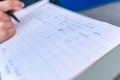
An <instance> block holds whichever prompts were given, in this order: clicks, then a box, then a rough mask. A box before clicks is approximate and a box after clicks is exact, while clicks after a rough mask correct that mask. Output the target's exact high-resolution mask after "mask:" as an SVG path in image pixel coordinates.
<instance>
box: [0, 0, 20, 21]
mask: <svg viewBox="0 0 120 80" xmlns="http://www.w3.org/2000/svg"><path fill="white" fill-rule="evenodd" d="M0 1H4V0H0ZM5 13H7V14H8V15H9V16H11V17H12V18H13V19H15V20H16V21H17V22H19V23H20V20H19V19H18V18H17V17H16V16H15V15H14V14H13V12H12V11H10V10H9V11H7V12H5Z"/></svg>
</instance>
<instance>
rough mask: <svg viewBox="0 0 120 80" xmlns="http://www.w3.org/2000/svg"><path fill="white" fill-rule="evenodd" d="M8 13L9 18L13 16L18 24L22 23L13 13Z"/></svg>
mask: <svg viewBox="0 0 120 80" xmlns="http://www.w3.org/2000/svg"><path fill="white" fill-rule="evenodd" d="M6 13H7V14H8V15H9V16H11V17H12V18H13V19H15V20H16V21H17V22H19V23H20V20H19V19H18V18H17V17H16V16H15V15H14V14H13V12H12V11H7V12H6Z"/></svg>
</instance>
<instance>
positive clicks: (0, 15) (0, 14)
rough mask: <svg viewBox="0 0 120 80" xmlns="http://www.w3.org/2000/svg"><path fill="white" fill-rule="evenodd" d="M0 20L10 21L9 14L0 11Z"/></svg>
mask: <svg viewBox="0 0 120 80" xmlns="http://www.w3.org/2000/svg"><path fill="white" fill-rule="evenodd" d="M0 21H11V18H10V16H8V15H7V14H5V13H4V12H2V11H0Z"/></svg>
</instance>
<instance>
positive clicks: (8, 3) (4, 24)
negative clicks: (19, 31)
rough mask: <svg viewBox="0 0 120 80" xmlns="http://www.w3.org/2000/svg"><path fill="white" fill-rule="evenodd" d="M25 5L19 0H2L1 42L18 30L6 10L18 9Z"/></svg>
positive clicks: (0, 9) (0, 14)
mask: <svg viewBox="0 0 120 80" xmlns="http://www.w3.org/2000/svg"><path fill="white" fill-rule="evenodd" d="M23 7H24V4H23V3H22V2H20V1H18V0H4V1H0V43H2V42H4V41H6V40H8V39H9V38H11V37H12V36H13V35H14V34H15V32H16V30H15V28H14V25H13V23H12V21H11V18H10V17H9V16H8V15H7V14H6V13H5V12H6V11H9V10H11V11H13V12H14V11H18V10H20V9H22V8H23Z"/></svg>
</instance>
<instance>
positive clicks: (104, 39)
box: [0, 3, 120, 80]
mask: <svg viewBox="0 0 120 80" xmlns="http://www.w3.org/2000/svg"><path fill="white" fill-rule="evenodd" d="M31 7H32V8H34V6H31ZM23 12H24V13H25V12H29V11H28V10H27V9H26V10H24V11H21V12H20V13H18V14H22V13H23ZM20 19H21V21H22V22H21V24H17V23H15V25H16V26H17V34H16V35H15V36H14V37H13V38H12V39H10V40H8V41H7V42H5V43H3V44H1V45H0V72H1V75H2V78H7V77H9V80H13V76H15V77H16V78H17V79H18V80H71V79H73V78H74V77H76V76H77V75H78V74H80V73H82V72H83V71H84V70H85V69H86V68H88V67H89V66H91V65H92V64H93V63H94V62H96V61H97V60H98V59H100V58H101V57H102V56H104V55H105V54H107V53H108V52H109V51H110V50H112V49H113V48H115V47H116V46H117V45H119V43H120V37H119V35H120V28H119V27H115V26H112V25H110V24H107V23H104V22H99V21H96V20H93V19H89V18H87V17H84V16H80V15H78V14H75V13H73V12H70V11H67V10H65V9H62V8H60V7H57V6H55V5H53V4H51V3H46V4H45V5H44V6H42V7H38V8H35V9H34V10H33V11H30V12H29V13H27V15H24V16H22V17H21V18H20ZM10 76H11V77H10Z"/></svg>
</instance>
